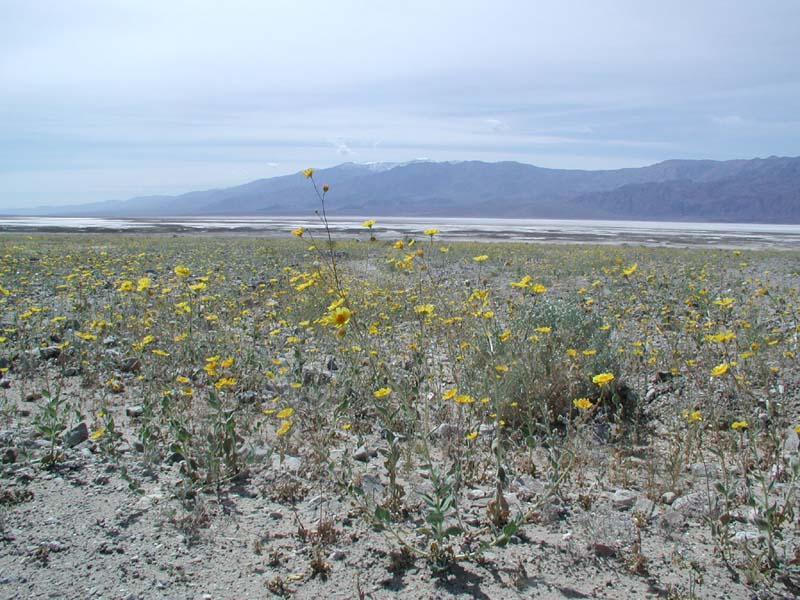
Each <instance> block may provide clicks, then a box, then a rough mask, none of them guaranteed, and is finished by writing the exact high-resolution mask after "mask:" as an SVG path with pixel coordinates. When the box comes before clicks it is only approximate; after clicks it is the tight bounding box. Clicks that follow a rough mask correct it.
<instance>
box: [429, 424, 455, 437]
mask: <svg viewBox="0 0 800 600" xmlns="http://www.w3.org/2000/svg"><path fill="white" fill-rule="evenodd" d="M455 435H458V428H457V427H454V426H453V425H451V424H450V423H442V424H441V425H439V426H438V427H437V428H436V429H434V430H433V431H432V432H431V437H435V438H440V439H441V438H449V437H453V436H455Z"/></svg>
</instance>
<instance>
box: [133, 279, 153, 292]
mask: <svg viewBox="0 0 800 600" xmlns="http://www.w3.org/2000/svg"><path fill="white" fill-rule="evenodd" d="M152 283H153V280H152V279H150V278H149V277H142V278H140V279H139V281H137V282H136V291H137V292H142V291H144V290H146V289H149V288H150V286H151V285H152Z"/></svg>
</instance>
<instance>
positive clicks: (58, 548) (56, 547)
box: [45, 541, 67, 552]
mask: <svg viewBox="0 0 800 600" xmlns="http://www.w3.org/2000/svg"><path fill="white" fill-rule="evenodd" d="M45 546H46V547H47V549H48V550H50V552H63V551H64V550H66V549H67V547H66V546H65V545H64V544H62V543H61V542H57V541H53V542H47V543H46V544H45Z"/></svg>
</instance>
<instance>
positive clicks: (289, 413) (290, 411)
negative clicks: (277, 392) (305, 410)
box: [275, 407, 294, 419]
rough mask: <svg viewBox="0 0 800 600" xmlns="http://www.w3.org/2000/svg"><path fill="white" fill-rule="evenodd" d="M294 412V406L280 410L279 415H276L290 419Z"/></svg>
mask: <svg viewBox="0 0 800 600" xmlns="http://www.w3.org/2000/svg"><path fill="white" fill-rule="evenodd" d="M293 414H294V409H293V408H292V407H287V408H284V409H283V410H282V411H280V412H279V413H278V414H277V415H275V416H276V417H277V418H279V419H288V418H289V417H291V416H292V415H293Z"/></svg>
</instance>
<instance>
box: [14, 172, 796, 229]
mask: <svg viewBox="0 0 800 600" xmlns="http://www.w3.org/2000/svg"><path fill="white" fill-rule="evenodd" d="M314 179H315V181H317V182H318V183H319V184H320V185H321V184H322V183H327V184H329V185H330V186H331V192H330V194H329V195H328V198H327V201H326V208H327V210H328V214H329V215H331V216H335V215H373V216H387V215H393V216H451V217H455V216H470V217H487V218H488V217H518V218H606V219H644V220H684V221H739V222H773V223H800V158H784V157H770V158H766V159H752V160H731V161H711V160H698V161H690V160H668V161H664V162H661V163H657V164H654V165H651V166H648V167H642V168H636V169H617V170H606V171H581V170H566V169H544V168H540V167H535V166H532V165H526V164H522V163H515V162H500V163H484V162H478V161H464V162H441V163H437V162H424V161H423V162H420V161H417V162H411V163H404V164H396V165H394V164H372V165H358V164H354V163H345V164H342V165H339V166H336V167H333V168H330V169H321V170H318V171H317V172H316V173H315V176H314ZM317 208H319V207H318V199H317V198H316V196H315V194H314V192H313V189H312V187H311V184H310V182H309V181H307V180H306V179H305V178H304V177H302V176H301V175H300V174H296V175H287V176H282V177H274V178H271V179H259V180H256V181H252V182H250V183H246V184H244V185H239V186H235V187H231V188H225V189H216V190H206V191H198V192H191V193H188V194H182V195H179V196H172V197H169V196H152V197H143V198H133V199H131V200H128V201H125V202H108V203H95V204H91V205H83V206H78V207H67V208H60V209H52V208H51V209H42V211H39V212H38V214H45V213H46V214H50V215H62V216H63V215H75V216H90V215H91V216H112V217H126V216H127V217H159V216H213V215H231V216H235V215H305V214H310V213H313V211H314V210H315V209H317ZM30 212H32V211H29V214H30Z"/></svg>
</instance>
